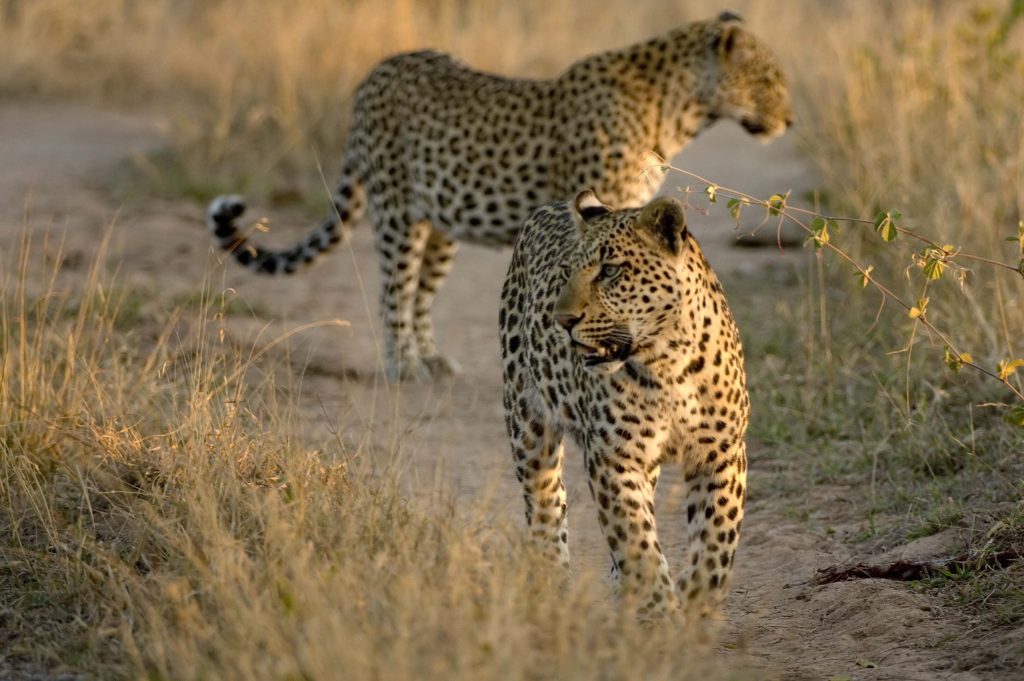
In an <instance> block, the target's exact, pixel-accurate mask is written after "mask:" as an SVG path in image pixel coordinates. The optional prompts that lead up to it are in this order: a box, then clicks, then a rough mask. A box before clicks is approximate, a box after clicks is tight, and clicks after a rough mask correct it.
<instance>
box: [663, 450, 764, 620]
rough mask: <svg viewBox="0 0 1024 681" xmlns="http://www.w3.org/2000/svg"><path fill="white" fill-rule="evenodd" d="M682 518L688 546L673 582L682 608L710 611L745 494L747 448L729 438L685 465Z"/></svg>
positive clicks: (724, 576)
mask: <svg viewBox="0 0 1024 681" xmlns="http://www.w3.org/2000/svg"><path fill="white" fill-rule="evenodd" d="M685 478H686V483H685V484H686V520H687V535H688V537H689V546H688V548H687V558H686V562H685V563H684V566H683V569H682V571H681V574H680V576H679V579H678V582H677V587H678V590H679V594H680V598H682V599H683V600H684V602H685V607H686V610H687V611H689V612H695V613H696V614H699V615H708V614H712V613H715V612H716V611H717V610H718V609H719V608H720V606H721V603H722V600H723V599H724V597H725V593H726V582H727V581H728V580H729V576H730V575H731V574H732V568H733V562H734V560H733V559H734V558H735V555H736V547H737V546H738V545H739V540H740V526H741V525H742V524H743V502H744V500H745V499H746V493H747V488H746V484H747V447H746V444H745V443H744V442H742V441H741V442H738V443H733V444H732V445H731V446H730V447H729V448H728V449H727V451H726V452H725V453H724V454H721V453H718V454H716V455H715V458H714V460H712V461H707V460H705V461H703V462H701V463H700V464H699V465H694V466H693V467H692V468H691V467H688V468H687V473H686V476H685Z"/></svg>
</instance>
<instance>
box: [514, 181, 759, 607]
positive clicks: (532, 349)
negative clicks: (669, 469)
mask: <svg viewBox="0 0 1024 681" xmlns="http://www.w3.org/2000/svg"><path fill="white" fill-rule="evenodd" d="M499 320H500V327H501V347H502V357H503V365H504V404H505V419H506V424H507V428H508V433H509V437H510V439H511V441H512V452H513V456H514V459H515V465H516V477H517V478H518V479H519V481H520V482H521V483H522V485H523V492H524V496H525V499H526V518H527V523H528V526H529V531H530V535H531V537H532V538H533V540H534V541H535V542H536V543H538V544H539V545H540V547H541V549H542V550H543V551H544V552H545V553H547V554H548V555H549V556H550V557H551V558H552V559H553V560H554V561H556V562H558V563H561V564H562V565H564V566H568V563H569V543H568V525H567V515H566V513H567V505H566V493H565V487H564V485H563V483H562V462H563V442H564V440H565V438H566V437H567V436H571V437H572V438H573V439H574V440H575V441H576V443H577V444H578V445H579V446H580V448H581V449H582V451H583V456H584V467H585V469H586V471H587V475H588V477H589V483H590V490H591V494H592V495H593V496H594V499H595V501H596V502H597V505H598V516H599V517H598V519H599V521H600V524H601V529H602V531H603V533H604V535H605V538H606V539H607V541H608V547H609V549H610V550H611V554H612V560H613V564H614V568H615V572H616V574H617V576H618V578H619V580H620V584H621V586H622V590H623V593H624V594H626V595H628V596H629V597H631V598H636V599H638V600H637V604H638V607H639V612H640V615H641V616H642V617H643V618H656V617H660V616H664V615H666V614H669V613H672V612H675V611H677V610H678V608H679V601H680V600H682V602H683V603H684V604H685V605H686V606H687V608H686V609H687V610H689V611H697V612H702V613H703V612H706V611H707V610H709V609H714V608H716V607H717V605H718V604H719V602H720V600H721V598H722V595H723V593H724V588H725V585H726V583H727V581H728V579H729V575H730V573H731V572H732V567H733V556H734V554H735V551H736V547H737V545H738V542H739V533H740V525H741V523H742V521H743V502H744V498H745V495H746V472H747V457H746V444H745V441H744V435H745V432H746V428H747V421H748V415H749V408H750V403H749V398H748V394H747V389H746V379H745V374H744V368H743V351H742V348H741V345H740V339H739V334H738V331H737V329H736V325H735V324H734V323H733V320H732V316H731V315H730V313H729V309H728V307H727V306H726V301H725V295H724V293H723V291H722V286H721V284H719V282H718V279H717V277H715V275H714V273H713V272H712V271H711V269H710V268H709V266H708V264H707V261H706V260H705V259H704V256H703V254H702V253H701V250H700V248H699V246H698V245H697V242H696V241H695V240H694V238H693V237H692V236H691V235H690V234H689V233H688V231H687V229H686V221H685V218H684V215H683V209H682V206H681V205H680V204H679V202H678V201H676V200H675V199H671V198H665V197H662V198H658V199H655V200H654V201H653V202H651V203H650V204H648V205H647V206H646V207H644V208H643V209H630V210H623V211H617V212H611V211H610V210H609V209H608V208H607V207H606V206H603V205H602V204H600V203H599V202H598V201H597V200H596V199H595V198H594V196H593V194H592V193H590V192H586V193H584V194H581V195H580V197H578V198H577V200H576V202H575V204H571V203H570V204H567V203H564V202H562V203H556V204H553V205H551V206H548V207H545V208H542V209H540V210H538V211H537V212H536V213H535V214H534V215H533V217H531V218H530V220H529V221H528V222H527V223H526V226H525V227H524V231H523V234H522V236H521V237H520V239H519V241H518V242H517V244H516V247H515V250H514V251H513V256H512V262H511V264H510V265H509V270H508V274H507V276H506V278H505V285H504V288H503V290H502V295H501V308H500V316H499ZM663 463H678V464H682V465H683V467H684V479H685V484H686V495H687V496H686V516H687V523H688V527H687V534H688V538H689V546H688V549H687V555H686V557H685V560H684V561H683V566H682V570H681V571H680V573H679V574H678V575H677V576H676V578H675V580H673V578H672V576H671V575H670V573H669V566H668V561H667V560H666V558H665V555H664V554H663V553H662V550H661V545H660V544H659V542H658V535H657V530H656V527H655V515H654V492H655V487H656V485H657V482H658V476H659V473H660V470H661V465H662V464H663Z"/></svg>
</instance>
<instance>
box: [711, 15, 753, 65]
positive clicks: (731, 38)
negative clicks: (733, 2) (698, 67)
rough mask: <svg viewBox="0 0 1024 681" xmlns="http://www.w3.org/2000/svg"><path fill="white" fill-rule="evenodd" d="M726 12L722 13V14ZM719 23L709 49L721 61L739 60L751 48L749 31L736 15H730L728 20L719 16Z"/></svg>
mask: <svg viewBox="0 0 1024 681" xmlns="http://www.w3.org/2000/svg"><path fill="white" fill-rule="evenodd" d="M725 14H728V13H723V16H724V15H725ZM719 21H720V22H721V25H720V26H719V27H717V30H716V31H715V34H714V37H713V38H712V39H711V49H713V50H714V51H715V54H717V55H718V58H719V59H720V60H721V61H723V62H729V61H733V62H740V61H742V60H743V59H744V58H745V57H746V56H747V54H748V52H749V51H750V48H751V39H750V33H749V32H748V31H747V29H745V28H744V27H743V26H742V24H741V23H740V21H741V20H739V18H738V17H734V16H731V17H730V19H729V20H728V21H723V20H722V19H721V17H719Z"/></svg>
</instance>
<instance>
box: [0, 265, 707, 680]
mask: <svg viewBox="0 0 1024 681" xmlns="http://www.w3.org/2000/svg"><path fill="white" fill-rule="evenodd" d="M48 260H50V261H57V262H59V260H60V258H59V256H58V257H55V258H49V259H48ZM104 264H105V263H104V262H103V260H102V256H101V259H100V260H98V261H97V264H96V266H95V267H94V269H93V271H92V273H91V274H90V275H89V277H88V279H87V281H86V282H80V281H76V280H75V279H74V275H70V274H65V273H63V272H61V271H60V270H59V269H55V270H53V272H54V274H53V277H52V278H51V280H50V282H49V284H46V282H39V281H38V280H33V278H32V276H31V275H30V274H28V272H29V271H33V272H37V273H38V272H40V271H46V265H45V263H44V260H43V258H36V257H29V255H28V252H27V250H26V256H25V257H23V258H22V266H21V273H20V274H19V275H18V276H17V277H13V278H10V279H11V280H10V281H8V282H7V286H6V287H5V288H4V289H3V298H2V300H3V301H4V303H3V309H2V310H0V357H2V358H3V359H2V363H0V376H2V383H0V421H2V422H3V423H4V424H6V425H5V429H4V435H3V438H2V440H0V508H2V509H3V511H2V512H0V537H2V542H0V603H3V604H4V606H3V611H2V612H3V619H2V626H0V631H2V632H3V636H4V639H5V642H4V657H3V659H2V660H0V675H3V673H4V671H5V670H6V671H8V672H10V670H11V668H12V667H11V665H13V668H14V669H19V668H20V669H22V670H24V669H36V670H51V671H54V670H60V669H68V668H70V669H74V670H77V671H82V672H88V673H91V674H93V675H94V676H95V677H97V678H140V677H146V678H156V679H171V678H173V679H202V678H218V679H236V678H237V679H300V678H301V679H324V678H353V679H371V678H381V679H392V678H394V679H459V678H473V679H488V678H494V679H517V678H522V679H536V678H561V679H593V678H598V677H601V678H634V677H635V676H636V675H642V676H643V677H644V678H653V679H670V678H671V679H678V678H680V676H679V674H680V670H681V669H686V670H692V674H693V675H692V676H690V675H689V671H688V672H687V676H686V678H698V677H699V676H700V675H701V674H703V673H706V672H707V671H708V670H709V669H710V668H711V664H710V663H708V662H706V661H705V658H708V659H710V656H709V655H707V651H706V649H704V648H702V647H701V646H700V645H696V644H694V643H693V642H690V643H689V644H687V645H682V643H683V641H685V640H687V639H686V638H685V636H684V635H683V634H682V633H681V632H679V631H678V630H675V629H673V628H671V627H664V628H661V629H653V630H652V629H641V628H640V627H639V626H638V625H637V624H636V623H635V622H633V620H632V618H631V617H630V616H628V615H625V614H623V611H622V610H621V609H619V608H617V607H615V606H614V605H613V604H612V602H611V601H610V599H609V594H608V593H607V589H606V587H605V585H604V584H603V582H602V580H601V579H600V578H599V577H595V576H594V575H588V574H581V575H578V577H577V579H576V580H575V581H574V583H573V584H572V585H571V586H566V585H564V584H561V583H559V582H558V581H557V580H554V581H553V580H552V579H551V577H550V574H551V573H550V571H549V570H545V569H543V566H542V564H541V563H540V562H538V561H537V560H536V559H535V557H533V556H532V554H531V553H530V551H529V550H528V549H527V548H526V547H525V546H524V545H523V544H522V542H521V540H520V532H519V530H518V528H517V527H515V526H506V525H505V524H503V523H501V522H498V523H496V522H495V521H493V520H487V521H485V519H484V517H483V516H484V513H485V511H484V509H483V507H481V508H473V507H469V508H465V507H463V508H455V507H454V506H453V505H452V504H450V503H448V502H446V501H445V499H444V498H438V499H434V500H432V501H433V506H432V511H431V512H430V513H425V512H424V511H422V510H421V509H420V508H419V507H418V506H417V505H416V504H414V503H412V502H410V501H408V500H406V499H405V498H403V497H402V495H401V493H400V491H399V489H398V484H397V479H398V476H397V475H396V474H394V473H393V472H392V470H391V469H388V468H387V467H386V466H385V467H384V469H383V470H381V469H380V464H379V463H378V464H377V466H376V467H375V468H371V466H370V464H369V462H368V461H370V460H373V459H376V458H378V457H379V455H378V454H374V455H371V456H369V457H365V456H363V454H362V453H361V452H358V451H356V452H353V451H345V450H344V448H343V447H342V446H341V445H340V444H338V445H337V446H334V447H331V448H329V449H327V450H325V451H316V450H309V449H306V448H305V447H304V446H303V445H302V444H301V443H300V442H299V441H298V440H297V439H296V438H294V437H293V436H292V434H291V433H292V427H291V424H292V423H293V420H292V419H293V413H294V412H293V411H292V409H291V406H290V405H289V403H288V398H287V395H286V394H284V393H283V391H281V390H280V389H279V388H277V387H275V385H274V382H273V379H272V378H271V376H272V374H273V373H274V366H272V365H271V364H270V363H267V362H257V361H241V360H239V359H238V357H239V356H241V355H243V354H244V353H243V352H241V349H240V348H237V347H230V346H225V344H224V343H223V342H222V341H221V340H219V339H220V338H221V337H222V336H221V334H219V332H218V328H219V327H218V324H219V321H218V319H219V314H218V310H217V308H216V307H214V306H212V305H211V304H210V303H209V302H205V303H202V304H199V305H198V306H193V307H190V308H186V309H181V308H178V309H171V310H169V311H167V312H166V313H162V314H160V315H158V317H160V318H159V319H152V320H150V321H149V322H147V323H144V324H141V325H139V324H132V325H131V326H130V327H129V328H130V331H129V330H127V329H125V328H124V327H123V317H122V310H123V307H122V305H121V303H120V302H119V300H123V299H124V295H125V294H124V291H125V289H124V288H122V287H121V286H119V285H118V284H117V282H116V281H114V280H112V279H111V278H110V277H107V276H105V275H103V274H102V272H103V271H104V269H105V267H104ZM33 283H42V284H46V285H44V286H42V287H41V288H38V287H36V286H33V285H32V284H33ZM32 288H37V291H36V293H35V294H32V293H30V291H29V290H30V289H32ZM71 291H76V292H78V293H71ZM118 291H121V292H122V293H121V294H118V293H117V292H118ZM394 463H395V465H396V466H397V467H401V462H394ZM438 509H441V512H440V513H439V512H438ZM3 665H7V666H6V667H5V666H3Z"/></svg>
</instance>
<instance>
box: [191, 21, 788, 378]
mask: <svg viewBox="0 0 1024 681" xmlns="http://www.w3.org/2000/svg"><path fill="white" fill-rule="evenodd" d="M352 118H353V126H352V130H351V133H350V135H349V139H348V145H347V147H346V150H345V153H344V160H343V163H342V173H341V181H340V184H339V186H338V191H337V194H336V196H335V197H334V207H335V210H334V211H332V213H331V215H330V216H329V217H328V218H327V219H326V220H325V222H324V223H323V224H322V225H321V226H320V227H319V228H318V229H316V230H315V231H313V232H312V234H310V235H309V236H308V237H307V238H306V239H304V240H303V241H301V242H300V243H299V244H297V245H296V246H295V247H293V248H290V249H288V250H284V251H270V250H266V249H263V248H260V247H259V246H256V245H253V244H251V243H250V242H249V241H248V239H247V238H246V236H245V234H243V232H242V231H241V230H240V229H239V227H238V226H237V222H236V220H237V218H238V217H239V216H240V215H241V214H242V211H243V210H244V204H243V203H242V199H241V198H240V197H238V196H222V197H220V198H218V199H216V200H215V201H214V202H213V203H212V204H211V205H210V208H209V213H208V222H209V226H210V229H211V230H212V231H213V234H214V236H215V237H216V238H217V240H218V241H219V244H220V246H221V247H223V248H225V249H230V250H231V251H232V252H233V253H234V255H235V257H236V258H237V260H238V261H239V262H240V263H242V264H243V265H246V266H248V267H250V268H252V269H254V270H256V271H258V272H262V273H266V274H278V273H282V272H283V273H291V272H294V271H295V270H297V269H298V268H299V267H300V266H302V265H304V264H306V263H309V262H311V261H312V260H313V259H314V258H315V257H316V256H317V255H318V254H320V253H322V252H324V251H327V250H329V249H331V248H332V247H333V246H335V245H337V244H339V243H341V242H342V241H344V240H345V239H346V238H347V237H348V236H349V234H350V232H351V229H352V225H353V223H354V222H355V221H356V220H357V219H358V218H359V217H360V216H361V215H362V214H363V212H364V211H366V212H368V213H369V218H370V220H371V222H372V223H373V225H374V227H375V229H376V241H377V250H378V251H379V253H380V266H381V275H382V278H383V284H382V288H381V291H382V300H381V313H382V315H383V322H384V339H385V343H384V345H385V347H384V361H385V365H386V369H387V371H388V373H389V374H390V375H391V376H392V377H397V376H406V377H409V376H412V377H424V376H426V375H428V374H431V373H434V374H437V373H445V372H447V371H450V370H451V369H452V368H453V365H452V364H451V363H450V362H449V361H448V360H447V359H446V358H444V357H443V356H442V355H441V354H440V353H439V352H438V349H437V346H436V344H435V342H434V334H433V326H432V323H431V318H430V309H431V306H432V304H433V300H434V295H435V293H436V292H437V290H438V288H439V287H440V286H441V284H442V282H443V280H444V277H445V275H446V274H447V273H448V270H449V269H450V267H451V264H452V257H453V256H454V254H455V248H456V244H455V242H456V241H468V242H475V243H480V244H487V245H492V246H507V245H511V244H512V243H513V241H514V240H515V236H516V234H517V233H518V231H519V228H520V226H521V225H522V224H523V221H524V220H525V219H526V218H527V217H528V216H529V215H530V213H531V212H532V211H533V209H534V208H536V207H537V206H540V205H542V204H544V203H548V202H551V201H554V200H557V199H560V198H564V197H567V196H574V195H575V194H576V193H577V192H579V191H581V190H583V189H585V188H592V189H594V190H595V191H596V192H597V194H598V196H600V197H602V199H604V200H606V201H610V202H612V203H613V204H615V205H618V206H640V205H643V204H644V203H646V202H647V201H648V200H649V199H650V198H651V197H652V196H653V195H654V193H655V191H656V190H657V188H658V187H657V184H658V183H657V182H651V180H650V179H649V178H647V177H644V173H643V171H644V169H645V168H646V167H647V165H646V164H649V163H650V161H649V158H650V154H649V152H651V151H653V152H656V153H657V154H658V155H660V156H661V157H663V158H671V157H672V156H674V155H675V154H676V153H678V152H679V151H680V150H681V149H682V148H683V147H684V146H686V145H687V144H688V143H689V142H690V140H691V139H693V138H694V137H695V136H696V135H698V134H699V133H700V132H701V131H702V130H704V129H705V128H706V127H707V126H708V125H710V124H711V123H712V122H714V121H715V120H717V119H719V118H731V119H733V120H736V121H738V122H739V123H740V124H741V125H742V126H743V127H744V128H746V129H747V130H748V131H749V132H750V133H751V134H754V135H756V136H758V137H761V138H763V139H770V138H772V137H774V136H776V135H779V134H781V133H782V132H784V131H785V129H786V128H787V126H788V125H789V124H790V107H789V93H788V87H787V84H786V80H785V78H784V77H783V74H782V71H781V70H780V68H779V64H778V62H777V60H776V58H775V57H774V56H773V55H772V53H771V52H770V51H769V50H768V49H767V48H766V47H765V46H764V45H763V44H762V43H761V42H760V41H759V40H758V39H757V38H756V37H755V36H754V35H753V34H752V33H750V32H749V31H748V30H747V29H746V28H744V26H743V25H742V23H741V22H740V20H739V18H738V17H736V16H735V15H733V14H729V13H724V14H722V15H721V16H719V17H718V18H717V19H715V20H712V21H701V22H696V23H693V24H689V25H687V26H684V27H682V28H679V29H676V30H674V31H672V32H671V33H669V34H667V35H664V36H661V37H659V38H654V39H652V40H649V41H647V42H643V43H640V44H637V45H633V46H632V47H627V48H625V49H622V50H616V51H611V52H604V53H601V54H597V55H594V56H592V57H589V58H586V59H583V60H582V61H579V62H577V63H576V64H575V65H573V66H572V67H570V68H569V69H568V70H567V71H566V72H565V73H564V74H562V75H561V76H559V77H557V78H554V79H552V80H520V79H512V78H504V77H499V76H494V75H490V74H486V73H480V72H478V71H473V70H471V69H469V68H468V67H466V66H463V65H462V64H459V63H458V62H456V61H454V60H452V59H451V58H450V57H448V56H446V55H443V54H438V53H436V52H415V53H411V54H402V55H398V56H396V57H392V58H390V59H387V60H386V61H384V62H382V63H381V64H379V65H378V66H377V67H376V68H375V69H374V70H373V71H372V72H371V73H370V75H369V76H368V77H367V78H366V80H365V81H363V83H362V84H361V85H360V86H359V88H358V90H357V92H356V95H355V109H354V112H353V117H352Z"/></svg>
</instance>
